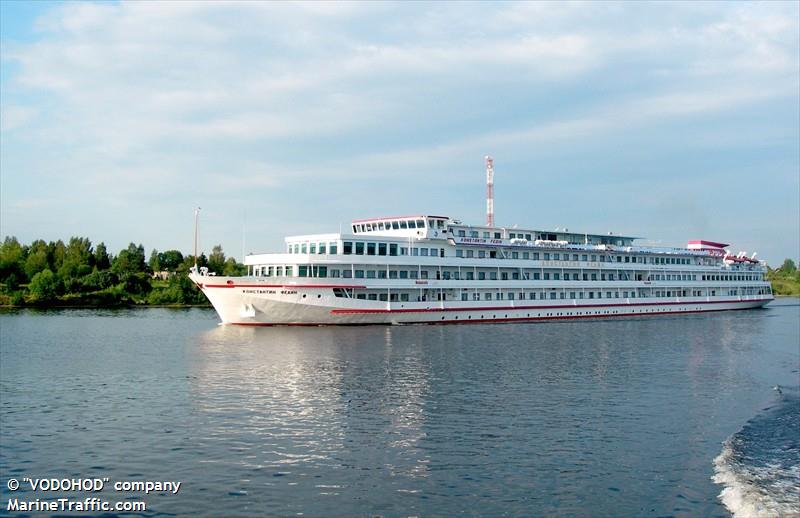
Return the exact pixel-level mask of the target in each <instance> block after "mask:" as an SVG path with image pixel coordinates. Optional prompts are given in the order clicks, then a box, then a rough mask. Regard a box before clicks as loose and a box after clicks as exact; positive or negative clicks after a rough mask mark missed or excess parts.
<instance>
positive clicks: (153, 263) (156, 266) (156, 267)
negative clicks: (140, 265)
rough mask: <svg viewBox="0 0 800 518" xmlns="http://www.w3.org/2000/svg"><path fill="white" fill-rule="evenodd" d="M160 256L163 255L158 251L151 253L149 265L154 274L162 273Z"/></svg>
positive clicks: (154, 250)
mask: <svg viewBox="0 0 800 518" xmlns="http://www.w3.org/2000/svg"><path fill="white" fill-rule="evenodd" d="M160 255H161V254H159V253H158V250H156V249H155V248H153V251H152V252H151V253H150V260H149V261H147V265H148V266H149V267H150V269H151V270H153V271H154V272H160V271H161V261H160V259H159V256H160Z"/></svg>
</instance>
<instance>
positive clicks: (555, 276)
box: [553, 273, 559, 281]
mask: <svg viewBox="0 0 800 518" xmlns="http://www.w3.org/2000/svg"><path fill="white" fill-rule="evenodd" d="M553 280H554V281H557V280H559V274H557V273H554V274H553Z"/></svg>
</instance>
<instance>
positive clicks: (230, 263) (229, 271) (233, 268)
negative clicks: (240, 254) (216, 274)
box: [222, 257, 247, 277]
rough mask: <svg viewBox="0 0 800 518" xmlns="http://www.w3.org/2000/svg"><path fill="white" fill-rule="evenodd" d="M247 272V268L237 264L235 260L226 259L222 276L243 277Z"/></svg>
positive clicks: (231, 258)
mask: <svg viewBox="0 0 800 518" xmlns="http://www.w3.org/2000/svg"><path fill="white" fill-rule="evenodd" d="M246 271H247V268H245V266H244V265H243V264H241V263H237V262H236V259H234V258H233V257H228V259H227V260H226V261H225V267H224V268H223V269H222V275H226V276H231V277H233V276H237V275H244V273H245V272H246Z"/></svg>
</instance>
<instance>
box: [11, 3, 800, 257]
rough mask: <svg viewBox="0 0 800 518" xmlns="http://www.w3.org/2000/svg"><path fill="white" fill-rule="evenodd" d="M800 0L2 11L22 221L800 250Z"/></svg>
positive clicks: (159, 238)
mask: <svg viewBox="0 0 800 518" xmlns="http://www.w3.org/2000/svg"><path fill="white" fill-rule="evenodd" d="M799 11H800V3H799V2H758V3H751V2H734V3H725V2H710V3H703V2H661V3H644V2H623V3H614V2H587V3H583V2H559V3H546V2H521V3H516V2H509V3H505V2H502V3H499V2H491V3H489V2H486V3H481V2H466V3H456V2H431V3H423V2H405V3H388V2H356V3H346V2H323V3H312V2H299V3H278V2H256V1H248V2H241V3H236V2H218V3H216V2H210V1H207V2H197V3H193V2H177V1H174V2H170V1H157V2H146V1H142V2H78V1H73V2H66V3H58V2H16V1H7V0H2V1H0V235H2V236H6V235H14V236H16V237H17V238H18V239H20V240H21V241H23V242H26V243H29V242H31V241H32V240H34V239H39V238H42V239H45V240H54V239H64V240H66V239H69V237H71V236H86V237H89V238H90V239H92V241H93V242H94V243H98V242H100V241H103V242H105V243H106V244H107V246H108V248H109V250H111V251H114V252H116V251H118V250H120V249H122V248H124V247H126V246H127V244H128V243H129V242H135V243H142V244H143V245H144V246H145V248H146V249H147V253H148V254H149V253H150V251H151V250H152V249H153V248H156V249H158V250H165V249H179V250H182V251H183V252H185V253H186V252H191V250H192V242H193V228H194V209H195V208H196V207H201V212H200V236H201V248H202V249H204V250H205V251H206V252H208V251H209V250H210V248H211V247H212V246H213V245H214V244H221V245H222V246H223V249H224V250H225V252H226V253H227V254H228V255H233V256H235V257H237V258H238V259H241V257H242V252H243V251H245V252H248V253H249V252H253V253H264V252H277V251H282V250H283V237H284V236H286V235H292V234H303V233H327V232H337V231H338V230H339V228H340V226H341V228H344V229H346V228H347V226H348V224H349V222H350V221H351V220H353V219H362V218H369V217H379V216H395V215H407V214H408V215H410V214H437V215H438V214H443V215H448V216H451V217H454V218H458V219H461V220H463V221H464V222H465V223H474V224H483V223H484V222H485V205H486V204H485V169H484V161H483V157H484V156H485V155H486V154H491V155H492V156H493V157H494V166H495V214H496V216H495V221H496V223H497V224H498V225H499V226H508V227H511V226H513V225H518V226H520V227H527V228H540V229H555V228H569V229H570V230H571V231H578V232H595V233H606V232H609V231H613V232H615V233H618V234H625V235H634V236H643V237H645V238H646V240H644V241H642V243H643V244H655V245H660V246H683V245H685V244H686V241H687V240H689V239H708V240H713V241H722V242H725V243H730V244H731V247H730V249H731V251H733V252H738V251H742V250H743V251H747V252H748V253H750V254H752V253H753V252H758V257H759V258H762V259H766V260H767V261H768V262H769V263H770V264H772V265H779V264H780V263H781V262H782V261H783V259H784V258H786V257H791V258H794V259H795V260H796V261H797V260H798V259H800V93H799V92H800V32H799V29H798V27H799V26H800V21H799V20H800V12H799Z"/></svg>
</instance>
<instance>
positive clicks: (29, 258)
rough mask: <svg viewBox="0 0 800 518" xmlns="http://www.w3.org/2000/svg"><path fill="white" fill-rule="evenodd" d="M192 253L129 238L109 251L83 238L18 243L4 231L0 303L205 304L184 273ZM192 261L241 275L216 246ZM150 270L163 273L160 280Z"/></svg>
mask: <svg viewBox="0 0 800 518" xmlns="http://www.w3.org/2000/svg"><path fill="white" fill-rule="evenodd" d="M194 259H195V258H194V256H192V255H186V256H184V255H183V253H181V252H180V251H179V250H165V251H163V252H159V251H158V250H153V251H152V253H151V254H150V257H149V259H148V258H147V257H146V255H145V249H144V247H143V246H142V245H141V244H138V245H137V244H135V243H131V244H129V245H128V247H127V248H125V249H122V250H120V251H119V253H118V254H116V255H113V254H111V253H109V252H108V249H107V248H106V245H105V244H104V243H102V242H101V243H98V244H97V245H96V246H95V245H93V244H92V242H91V240H90V239H89V238H86V237H73V238H70V240H69V242H68V243H64V242H63V241H61V240H58V241H50V242H45V241H43V240H41V239H38V240H36V241H34V242H32V243H31V244H29V245H28V244H22V243H20V242H19V241H18V240H17V238H16V237H13V236H7V237H6V238H5V239H4V240H3V243H2V244H1V245H0V305H6V306H9V305H10V306H25V305H31V306H127V305H133V304H181V305H206V304H208V301H207V300H206V298H205V297H204V296H203V294H202V293H201V292H200V290H198V289H197V287H196V286H195V285H194V283H192V281H191V280H189V278H188V276H187V275H188V272H189V268H191V267H192V266H193V265H194V263H195V260H194ZM197 264H198V266H206V267H208V269H209V271H211V272H215V273H217V274H218V275H241V274H242V273H243V272H244V271H246V269H245V267H244V265H242V264H241V263H238V262H236V260H235V259H234V258H233V257H228V258H226V257H225V253H224V252H223V251H222V247H221V246H220V245H217V246H215V247H214V248H213V249H212V251H211V254H209V255H208V256H206V255H205V254H200V255H199V256H198V257H197ZM154 272H167V273H165V274H164V276H165V277H166V279H161V278H155V277H154V276H153V273H154Z"/></svg>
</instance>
